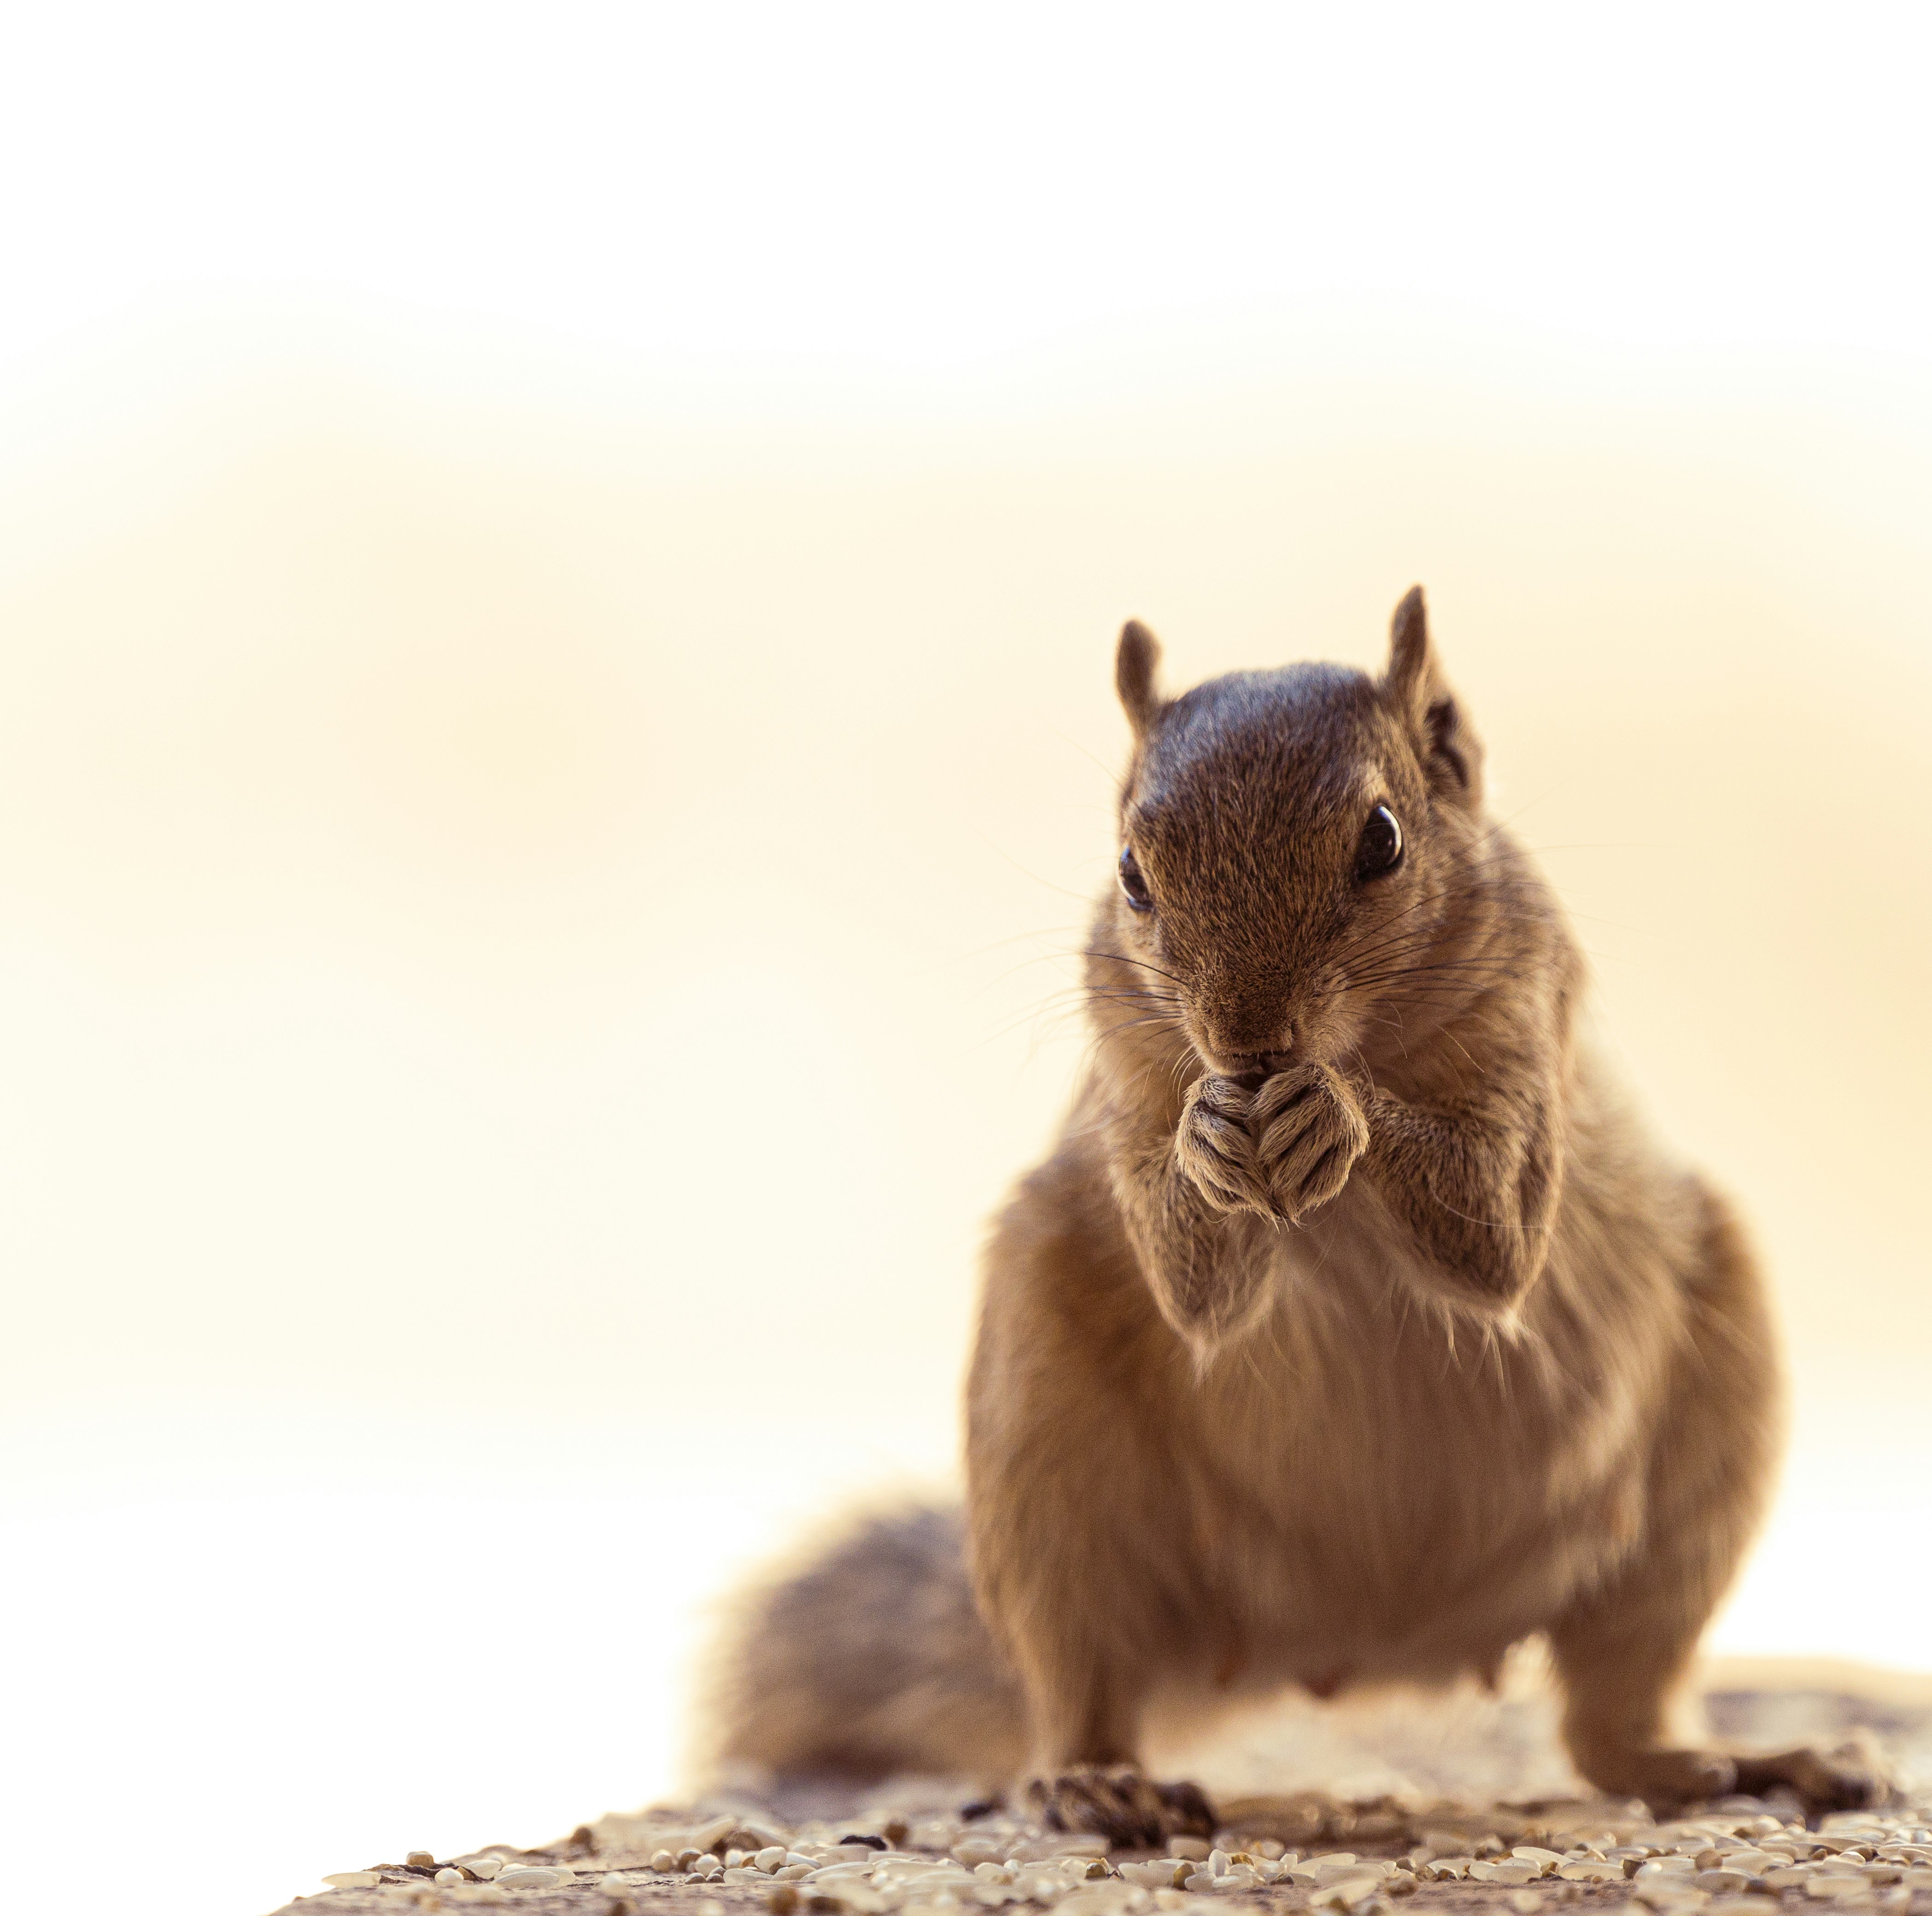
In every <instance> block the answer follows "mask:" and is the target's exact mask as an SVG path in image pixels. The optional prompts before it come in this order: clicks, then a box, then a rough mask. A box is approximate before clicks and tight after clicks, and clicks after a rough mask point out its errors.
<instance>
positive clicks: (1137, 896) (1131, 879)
mask: <svg viewBox="0 0 1932 1916" xmlns="http://www.w3.org/2000/svg"><path fill="white" fill-rule="evenodd" d="M1121 890H1122V891H1123V892H1125V893H1126V894H1127V902H1128V904H1130V905H1132V906H1133V908H1134V909H1135V910H1136V911H1151V910H1154V893H1153V892H1151V890H1149V889H1148V881H1147V880H1145V878H1144V877H1142V876H1141V862H1140V860H1139V859H1137V858H1136V857H1135V856H1134V850H1133V847H1132V846H1131V845H1130V846H1129V847H1127V850H1125V851H1124V852H1123V853H1121Z"/></svg>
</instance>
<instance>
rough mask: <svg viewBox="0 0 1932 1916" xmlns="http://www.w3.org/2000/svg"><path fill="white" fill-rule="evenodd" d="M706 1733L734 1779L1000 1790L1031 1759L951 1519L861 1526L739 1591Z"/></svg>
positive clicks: (955, 1519)
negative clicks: (957, 1783) (916, 1781)
mask: <svg viewBox="0 0 1932 1916" xmlns="http://www.w3.org/2000/svg"><path fill="white" fill-rule="evenodd" d="M712 1723H713V1726H715V1727H714V1729H713V1734H712V1737H711V1738H708V1739H707V1741H709V1744H710V1745H711V1748H712V1752H713V1753H714V1755H715V1759H716V1760H717V1761H718V1762H719V1763H720V1764H721V1765H727V1766H729V1767H730V1768H731V1769H733V1770H735V1771H745V1770H755V1771H759V1772H760V1773H762V1774H764V1775H765V1776H767V1777H807V1776H811V1777H848V1778H852V1779H855V1780H856V1779H866V1780H871V1779H875V1778H878V1777H885V1776H888V1775H890V1774H894V1773H895V1772H898V1771H916V1772H919V1773H920V1774H924V1775H927V1776H946V1777H971V1778H972V1779H974V1780H975V1781H976V1782H980V1783H985V1784H987V1785H989V1786H992V1785H998V1784H1003V1783H1005V1782H1006V1781H1007V1780H1008V1779H1009V1778H1010V1777H1011V1776H1012V1775H1013V1773H1014V1771H1016V1770H1017V1769H1018V1768H1019V1765H1020V1761H1021V1758H1022V1755H1023V1754H1024V1750H1023V1742H1024V1729H1023V1720H1022V1705H1021V1700H1020V1691H1019V1683H1018V1681H1017V1680H1016V1678H1015V1677H1014V1675H1013V1672H1012V1671H1011V1670H1010V1669H1009V1668H1008V1666H1007V1663H1006V1662H1005V1660H1004V1658H1003V1657H1002V1656H1001V1653H1000V1651H998V1648H996V1647H995V1644H994V1642H993V1639H992V1636H991V1635H990V1634H989V1632H988V1630H987V1629H986V1625H985V1624H984V1623H983V1621H981V1619H980V1612H979V1611H978V1609H977V1607H976V1606H975V1605H974V1600H973V1591H972V1586H971V1582H969V1581H968V1576H967V1572H966V1555H965V1526H964V1523H963V1521H962V1516H961V1513H960V1512H959V1510H957V1509H956V1508H955V1509H949V1510H932V1509H924V1510H922V1509H913V1510H905V1511H902V1512H899V1513H895V1514H893V1515H891V1516H874V1517H870V1518H867V1519H864V1520H863V1521H862V1522H859V1524H857V1525H856V1526H853V1527H852V1528H848V1529H847V1531H845V1532H844V1534H843V1535H842V1536H841V1537H838V1538H837V1539H836V1540H835V1541H834V1542H833V1543H832V1545H831V1546H830V1548H829V1549H824V1550H822V1551H820V1552H819V1553H818V1554H817V1555H815V1556H814V1558H812V1559H811V1561H810V1562H809V1564H808V1567H806V1568H805V1569H804V1570H796V1571H794V1572H793V1573H791V1574H790V1575H788V1576H781V1577H780V1578H778V1579H776V1580H775V1581H772V1582H767V1583H766V1584H764V1585H762V1586H760V1588H757V1589H754V1590H753V1591H750V1592H748V1593H747V1594H746V1595H745V1597H743V1598H742V1600H740V1603H739V1607H738V1612H737V1615H736V1617H735V1618H734V1619H733V1624H732V1626H731V1627H730V1630H728V1632H727V1636H726V1639H725V1642H724V1645H723V1646H722V1651H721V1656H720V1658H719V1660H718V1667H717V1669H716V1671H715V1680H714V1698H713V1708H712Z"/></svg>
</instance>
